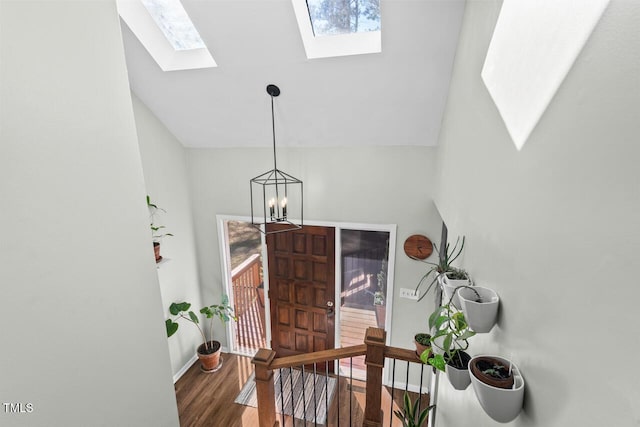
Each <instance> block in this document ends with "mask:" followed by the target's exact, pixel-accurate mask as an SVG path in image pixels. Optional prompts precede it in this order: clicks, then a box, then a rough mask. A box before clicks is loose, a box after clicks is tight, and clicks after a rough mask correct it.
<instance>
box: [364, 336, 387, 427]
mask: <svg viewBox="0 0 640 427" xmlns="http://www.w3.org/2000/svg"><path fill="white" fill-rule="evenodd" d="M386 337H387V333H386V332H385V331H384V329H379V328H367V333H366V334H365V337H364V343H365V344H366V345H367V355H366V357H365V363H366V365H367V399H366V404H365V408H364V422H363V423H362V425H363V427H380V426H381V425H382V406H381V404H380V402H381V394H382V368H383V367H384V348H385V341H386Z"/></svg>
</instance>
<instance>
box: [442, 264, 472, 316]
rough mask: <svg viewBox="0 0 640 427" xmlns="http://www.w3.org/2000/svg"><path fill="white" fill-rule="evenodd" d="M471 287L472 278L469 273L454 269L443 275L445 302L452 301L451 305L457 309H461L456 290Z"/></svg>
mask: <svg viewBox="0 0 640 427" xmlns="http://www.w3.org/2000/svg"><path fill="white" fill-rule="evenodd" d="M470 285H471V277H469V273H467V272H466V271H465V270H463V269H461V268H455V267H453V268H451V270H450V271H445V272H444V274H443V277H442V289H443V291H444V296H445V300H451V303H452V304H453V305H454V306H455V307H456V308H460V298H459V297H458V294H457V292H456V291H455V290H456V289H457V288H459V287H461V286H470Z"/></svg>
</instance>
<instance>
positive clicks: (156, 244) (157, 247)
mask: <svg viewBox="0 0 640 427" xmlns="http://www.w3.org/2000/svg"><path fill="white" fill-rule="evenodd" d="M153 253H154V254H155V255H156V262H159V261H160V260H161V259H162V257H161V256H160V243H159V242H153Z"/></svg>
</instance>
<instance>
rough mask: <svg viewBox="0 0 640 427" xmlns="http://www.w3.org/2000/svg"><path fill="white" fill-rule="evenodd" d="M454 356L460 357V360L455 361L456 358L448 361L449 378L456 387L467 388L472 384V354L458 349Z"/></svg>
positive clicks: (457, 388)
mask: <svg viewBox="0 0 640 427" xmlns="http://www.w3.org/2000/svg"><path fill="white" fill-rule="evenodd" d="M453 358H454V359H455V358H458V360H457V361H456V363H453V362H454V360H449V361H447V378H449V382H450V383H451V385H452V386H453V388H454V389H456V390H466V389H467V387H469V384H471V377H470V376H469V361H470V360H471V356H469V354H468V353H467V352H465V351H458V352H456V354H455V355H454V356H453ZM456 365H458V366H456Z"/></svg>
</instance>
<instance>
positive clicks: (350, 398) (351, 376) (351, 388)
mask: <svg viewBox="0 0 640 427" xmlns="http://www.w3.org/2000/svg"><path fill="white" fill-rule="evenodd" d="M351 402H353V357H350V358H349V425H350V426H352V425H353V421H352V420H351V412H352V410H351Z"/></svg>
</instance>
